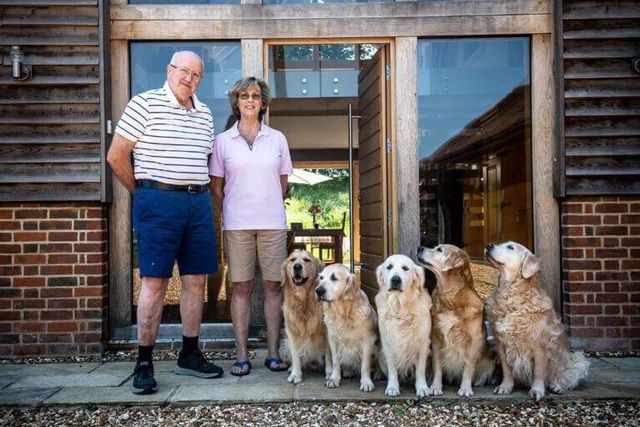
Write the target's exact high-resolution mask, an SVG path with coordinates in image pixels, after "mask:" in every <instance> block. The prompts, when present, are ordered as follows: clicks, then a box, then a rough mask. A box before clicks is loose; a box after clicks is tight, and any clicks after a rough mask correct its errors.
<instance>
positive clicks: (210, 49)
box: [131, 42, 242, 133]
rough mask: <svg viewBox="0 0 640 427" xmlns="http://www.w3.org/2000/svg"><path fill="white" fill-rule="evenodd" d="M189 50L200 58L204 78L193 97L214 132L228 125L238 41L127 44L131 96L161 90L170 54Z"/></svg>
mask: <svg viewBox="0 0 640 427" xmlns="http://www.w3.org/2000/svg"><path fill="white" fill-rule="evenodd" d="M179 50H191V51H193V52H195V53H197V54H198V55H200V57H201V58H202V59H203V61H204V75H203V76H202V81H201V82H200V86H199V87H198V91H197V92H196V94H197V95H198V98H199V99H200V100H201V101H202V102H204V103H205V104H207V106H208V107H209V108H210V109H211V112H212V113H213V123H214V126H215V131H216V133H220V132H222V131H224V130H225V129H226V128H227V127H228V126H227V122H228V121H229V116H230V115H231V114H232V113H231V106H230V105H229V100H228V97H227V91H228V90H229V89H230V88H231V86H233V84H234V83H235V82H236V81H237V80H238V79H239V78H240V76H241V75H242V64H241V55H240V43H239V42H160V43H158V42H134V43H131V94H132V95H135V94H138V93H141V92H144V91H147V90H150V89H153V88H157V87H161V86H162V85H163V84H164V82H165V80H166V79H167V64H168V63H169V61H170V60H171V56H172V55H173V53H174V52H176V51H179Z"/></svg>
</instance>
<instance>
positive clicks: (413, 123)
mask: <svg viewBox="0 0 640 427" xmlns="http://www.w3.org/2000/svg"><path fill="white" fill-rule="evenodd" d="M394 62H395V70H394V73H393V76H394V77H393V78H394V80H395V128H396V136H395V141H394V152H393V158H394V159H395V162H394V163H395V175H394V176H395V185H394V187H395V189H394V190H393V191H392V193H393V196H394V197H395V201H392V206H395V211H394V212H393V214H394V220H393V224H394V230H395V233H394V235H395V236H396V239H395V240H396V242H395V244H394V246H395V247H394V251H395V252H399V253H402V254H405V255H408V256H409V257H411V258H412V259H415V257H416V252H417V248H418V245H419V244H420V206H419V197H418V196H419V194H418V162H419V158H418V98H417V85H418V39H417V38H416V37H396V43H395V61H394Z"/></svg>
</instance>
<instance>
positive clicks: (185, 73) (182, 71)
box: [169, 64, 202, 81]
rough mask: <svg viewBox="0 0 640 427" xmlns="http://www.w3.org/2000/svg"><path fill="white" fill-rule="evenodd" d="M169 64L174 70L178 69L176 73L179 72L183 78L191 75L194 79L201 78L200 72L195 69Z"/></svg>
mask: <svg viewBox="0 0 640 427" xmlns="http://www.w3.org/2000/svg"><path fill="white" fill-rule="evenodd" d="M169 65H170V66H172V67H173V68H175V69H176V70H178V73H180V75H181V76H182V77H183V78H184V77H187V78H188V77H191V78H192V79H193V80H195V81H199V80H200V79H201V78H202V74H200V73H199V72H197V71H192V70H190V69H188V68H187V67H182V66H179V65H173V64H169Z"/></svg>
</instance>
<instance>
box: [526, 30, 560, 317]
mask: <svg viewBox="0 0 640 427" xmlns="http://www.w3.org/2000/svg"><path fill="white" fill-rule="evenodd" d="M555 97H556V92H555V83H554V77H553V47H552V39H551V35H550V34H534V35H532V37H531V129H532V130H531V139H532V141H531V146H532V170H533V176H532V180H533V215H534V216H533V218H534V221H533V230H534V238H535V253H536V255H538V257H540V260H541V262H542V271H541V275H540V286H541V287H542V288H543V289H545V291H547V293H548V294H549V296H550V297H551V300H552V301H553V306H554V308H555V309H556V311H558V312H560V309H561V307H560V301H561V298H560V297H561V292H562V286H561V283H562V282H561V274H560V269H561V266H560V208H559V205H558V201H557V200H556V199H555V198H554V196H553V194H554V192H553V172H554V158H555V156H556V153H555V149H556V146H557V145H556V139H557V137H558V135H557V130H556V127H555V108H556V102H555Z"/></svg>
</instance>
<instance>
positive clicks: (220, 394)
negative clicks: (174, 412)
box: [169, 383, 293, 404]
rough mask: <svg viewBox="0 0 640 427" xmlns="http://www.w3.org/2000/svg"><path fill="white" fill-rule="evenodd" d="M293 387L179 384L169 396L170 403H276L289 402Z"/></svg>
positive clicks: (261, 384)
mask: <svg viewBox="0 0 640 427" xmlns="http://www.w3.org/2000/svg"><path fill="white" fill-rule="evenodd" d="M292 389H293V387H292V386H291V385H290V384H269V385H266V384H264V383H256V384H233V385H225V386H223V387H221V386H219V385H213V384H211V385H200V386H180V388H179V389H178V390H177V391H176V392H175V394H173V396H171V398H170V399H169V402H171V403H178V402H180V403H198V402H212V401H213V402H220V403H225V404H229V403H267V402H269V403H276V402H291V401H292V400H293V390H292Z"/></svg>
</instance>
